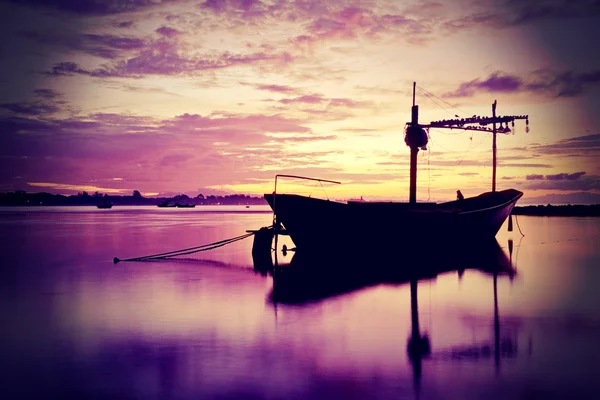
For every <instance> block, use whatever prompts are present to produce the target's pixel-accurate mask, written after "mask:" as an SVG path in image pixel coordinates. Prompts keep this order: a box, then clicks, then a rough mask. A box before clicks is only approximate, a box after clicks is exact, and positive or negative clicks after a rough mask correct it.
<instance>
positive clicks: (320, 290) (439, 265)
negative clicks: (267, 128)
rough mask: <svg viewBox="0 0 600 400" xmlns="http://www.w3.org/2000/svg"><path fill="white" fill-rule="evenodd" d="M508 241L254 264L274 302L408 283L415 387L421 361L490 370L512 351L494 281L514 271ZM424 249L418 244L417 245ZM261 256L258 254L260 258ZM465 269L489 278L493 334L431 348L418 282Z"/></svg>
mask: <svg viewBox="0 0 600 400" xmlns="http://www.w3.org/2000/svg"><path fill="white" fill-rule="evenodd" d="M512 247H513V246H512V240H509V243H508V249H509V253H510V258H509V257H507V255H506V254H505V253H504V251H503V250H502V248H501V247H500V245H499V244H498V242H497V241H496V239H493V240H487V241H482V242H478V243H473V242H471V243H469V246H468V249H467V248H465V247H460V246H457V245H456V243H455V244H454V245H444V246H437V247H436V246H433V245H432V247H431V248H430V249H429V251H427V252H426V253H422V256H421V257H420V258H418V259H415V260H411V261H410V262H408V261H406V260H403V259H401V258H399V257H398V256H397V255H396V254H394V253H387V254H386V253H383V252H372V253H367V254H362V253H361V254H358V253H353V254H346V255H341V254H336V253H333V254H329V255H324V254H318V253H310V252H301V251H298V252H297V253H295V254H294V256H293V257H292V259H291V261H290V262H289V263H288V264H286V265H281V264H277V263H275V265H266V264H262V265H259V264H257V263H256V261H257V260H259V259H258V258H257V259H255V269H257V270H260V271H262V272H265V271H266V270H267V271H268V272H269V273H270V274H271V275H272V276H273V289H272V291H271V293H270V294H269V302H270V303H271V304H272V305H273V306H274V307H277V306H278V305H280V304H294V305H298V304H305V303H313V302H317V301H322V300H325V299H327V298H330V297H333V296H337V295H341V294H344V293H349V292H352V291H354V290H359V289H362V288H365V287H369V286H374V285H379V284H395V285H398V284H407V283H408V284H410V297H411V303H410V304H411V332H410V334H409V337H408V340H407V354H408V358H409V359H410V362H411V364H412V370H413V378H414V384H415V389H418V388H419V387H420V380H421V375H422V368H423V360H426V359H438V360H439V359H446V360H447V359H451V360H453V361H458V362H460V361H481V360H485V359H488V358H489V359H492V358H493V360H494V362H495V366H496V372H498V371H499V367H500V360H501V359H502V358H512V357H516V355H517V340H516V338H514V337H512V336H513V335H510V334H508V332H507V335H505V336H501V330H500V317H499V310H498V291H497V281H498V279H499V278H507V279H510V280H512V279H513V277H514V276H515V274H516V270H515V269H514V268H513V265H512ZM421 250H422V251H424V249H421ZM262 260H263V261H264V258H263V259H262ZM466 269H474V270H478V271H480V272H482V273H485V274H489V275H492V277H493V297H494V310H493V313H494V329H493V332H494V333H493V339H490V340H487V341H484V342H481V343H478V344H470V345H465V346H454V347H451V348H447V349H434V350H432V347H433V346H432V343H431V342H432V339H430V337H429V336H428V334H422V333H421V330H420V327H419V311H418V296H417V292H418V286H419V281H427V280H430V279H434V278H435V277H436V276H437V275H439V274H442V273H449V272H453V271H454V272H457V274H458V279H461V277H462V276H463V274H464V271H465V270H466Z"/></svg>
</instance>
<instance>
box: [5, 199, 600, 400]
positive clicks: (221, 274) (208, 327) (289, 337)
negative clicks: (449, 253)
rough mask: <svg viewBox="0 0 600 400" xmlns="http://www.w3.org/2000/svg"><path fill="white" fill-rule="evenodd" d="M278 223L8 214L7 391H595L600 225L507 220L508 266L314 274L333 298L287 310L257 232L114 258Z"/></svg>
mask: <svg viewBox="0 0 600 400" xmlns="http://www.w3.org/2000/svg"><path fill="white" fill-rule="evenodd" d="M271 223H272V215H271V213H270V212H269V210H268V208H267V207H262V206H250V207H249V208H246V207H245V206H198V207H196V208H193V209H169V208H168V209H160V208H157V207H118V206H115V207H113V208H112V209H109V210H99V209H97V208H92V207H54V208H53V207H30V208H16V207H14V208H9V207H4V208H0V243H1V245H0V249H1V254H0V265H1V267H0V330H1V335H2V336H1V340H0V354H1V356H0V398H2V399H6V400H9V399H598V398H600V380H598V377H599V374H600V249H599V246H598V243H600V240H599V237H600V218H571V217H528V216H519V217H518V218H516V219H515V221H514V229H513V231H512V232H509V231H508V229H507V224H505V225H504V226H503V227H502V229H501V231H500V232H499V233H498V235H497V237H496V239H497V244H498V247H499V248H500V249H501V251H502V252H503V253H504V256H505V257H506V258H507V259H509V260H510V265H511V267H512V272H511V273H492V272H490V271H489V270H486V269H485V268H478V265H468V266H465V268H464V269H463V268H455V269H451V270H449V271H444V272H440V273H439V274H433V275H431V276H428V277H426V278H423V279H421V280H416V281H413V282H412V284H411V283H409V282H402V281H396V282H386V281H380V282H378V281H372V280H370V281H369V282H365V284H364V285H361V284H360V282H359V283H358V284H354V285H351V286H349V287H345V288H344V289H342V290H337V289H336V290H332V291H328V290H327V282H326V283H323V282H319V281H320V277H319V274H315V275H313V276H312V278H310V279H304V280H303V281H302V283H301V284H302V285H305V286H311V285H321V288H322V289H323V286H325V290H322V291H321V292H319V294H318V295H317V296H308V297H307V298H302V296H300V298H293V299H292V300H290V299H287V300H286V299H285V293H284V296H283V297H282V298H283V300H280V298H278V297H277V296H275V295H274V280H273V277H272V274H269V273H265V272H264V271H262V270H261V271H257V270H256V268H255V265H254V262H253V257H252V246H253V237H249V238H247V239H244V240H240V241H237V242H235V243H232V244H230V245H227V246H223V247H219V248H216V249H213V250H210V251H206V252H200V253H194V254H188V255H185V256H183V257H180V259H164V260H151V261H135V262H128V261H120V262H118V263H115V262H114V258H115V257H117V258H119V259H120V260H124V259H127V258H132V257H139V256H145V255H150V254H155V253H161V252H168V251H172V250H178V249H185V248H192V247H195V246H199V245H202V244H208V243H213V242H217V241H220V240H223V239H227V238H232V237H237V236H240V235H243V234H244V233H246V230H253V229H258V228H260V227H263V226H268V225H270V224H271ZM332 234H335V230H333V229H332ZM522 234H524V236H523V235H522ZM509 240H511V241H512V242H511V243H512V245H509ZM283 244H287V247H288V248H289V249H291V248H293V243H290V242H289V239H288V238H282V239H281V241H280V242H279V245H280V246H282V245H283ZM469 246H470V243H469V242H465V243H464V247H465V250H466V251H468V250H469ZM335 251H337V252H343V251H344V249H335ZM395 251H398V252H399V253H400V251H399V250H396V249H388V252H389V255H390V258H391V259H392V260H397V268H416V269H418V268H419V262H418V261H417V262H413V264H414V265H407V262H406V261H403V260H406V257H405V255H403V254H399V253H398V254H396V253H394V252H395ZM430 251H431V254H433V253H435V251H436V245H435V243H432V244H431V248H430ZM277 255H278V262H281V263H282V265H283V266H282V267H281V268H284V267H285V263H286V262H287V261H290V262H291V261H293V257H295V254H294V252H292V251H288V252H287V253H286V255H283V253H282V252H281V250H280V249H278V253H277ZM427 257H428V254H417V255H415V257H414V259H415V260H422V259H425V258H427ZM393 264H394V262H392V265H390V268H394V267H395V266H394V265H393ZM453 265H454V264H453ZM457 265H460V260H459V262H458V264H457ZM341 267H342V269H343V267H344V266H343V265H342V266H341ZM367 267H368V266H365V268H367ZM482 267H483V266H482ZM284 289H285V288H284ZM299 290H300V292H301V293H302V290H303V289H302V287H301V288H300V289H299ZM415 317H416V319H417V321H415ZM415 322H418V328H417V329H416V333H415ZM415 335H417V336H415ZM415 337H417V341H416V342H415V341H413V340H412V339H414V338H415ZM411 343H413V344H414V343H417V345H416V347H411ZM415 348H416V349H417V350H415Z"/></svg>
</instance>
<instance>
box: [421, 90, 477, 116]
mask: <svg viewBox="0 0 600 400" xmlns="http://www.w3.org/2000/svg"><path fill="white" fill-rule="evenodd" d="M417 88H419V89H420V90H421V91H422V92H423V93H424V94H425V95H426V96H427V94H429V95H431V96H433V97H435V98H436V99H438V100H439V101H443V102H444V103H446V104H448V105H449V106H450V107H452V108H454V109H455V110H458V111H460V112H461V113H463V114H465V115H466V114H467V112H466V111H464V110H461V109H460V108H458V107H456V106H455V105H452V104H450V103H448V102H447V101H446V100H444V99H440V98H439V97H437V96H436V95H435V94H433V93H431V92H429V91H427V90H425V89H424V88H422V87H420V86H417ZM454 116H455V117H456V118H458V117H459V116H458V115H456V114H454Z"/></svg>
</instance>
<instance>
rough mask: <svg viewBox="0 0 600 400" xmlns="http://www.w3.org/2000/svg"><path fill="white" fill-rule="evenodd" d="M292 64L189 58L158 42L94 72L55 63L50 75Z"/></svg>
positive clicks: (277, 57)
mask: <svg viewBox="0 0 600 400" xmlns="http://www.w3.org/2000/svg"><path fill="white" fill-rule="evenodd" d="M291 61H292V56H291V55H290V54H289V53H285V52H284V53H264V52H258V53H249V54H232V53H229V52H225V53H220V54H212V55H210V54H205V55H202V56H186V55H184V54H181V52H180V51H179V50H178V48H177V45H176V43H174V42H166V41H163V40H161V41H157V42H154V43H152V44H151V45H149V46H147V47H145V48H144V49H143V50H142V51H140V52H139V53H138V54H137V55H135V56H134V57H131V58H128V59H125V60H120V61H117V62H115V63H114V64H112V65H108V66H103V67H101V68H97V69H94V70H90V69H84V68H81V67H80V66H79V65H78V64H76V63H74V62H62V63H58V64H55V65H54V66H53V67H52V70H51V71H49V72H47V74H48V75H51V76H63V75H88V76H93V77H98V78H125V77H129V78H135V77H141V76H144V75H191V74H194V73H197V72H201V71H206V70H215V69H224V68H229V67H235V66H244V65H255V64H259V65H260V64H269V65H274V66H275V65H277V66H282V65H285V64H287V63H289V62H291Z"/></svg>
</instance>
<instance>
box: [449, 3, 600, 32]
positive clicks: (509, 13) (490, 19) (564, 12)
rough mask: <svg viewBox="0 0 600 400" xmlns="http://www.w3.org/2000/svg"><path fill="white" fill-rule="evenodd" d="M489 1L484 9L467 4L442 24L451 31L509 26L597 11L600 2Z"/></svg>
mask: <svg viewBox="0 0 600 400" xmlns="http://www.w3.org/2000/svg"><path fill="white" fill-rule="evenodd" d="M488 5H489V6H491V7H487V9H486V10H484V11H480V10H477V8H476V7H472V8H469V9H473V10H475V11H473V13H472V14H469V15H466V16H462V17H459V18H455V19H451V20H448V21H446V22H444V23H443V25H442V28H443V29H445V30H446V31H451V32H456V31H461V30H465V29H472V28H475V27H485V28H508V27H512V26H518V25H526V24H532V23H536V22H542V21H563V20H569V19H576V18H586V17H592V16H598V15H600V3H599V2H598V1H597V0H577V1H572V0H504V1H502V2H499V3H496V4H494V3H491V4H488ZM494 6H495V7H494Z"/></svg>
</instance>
